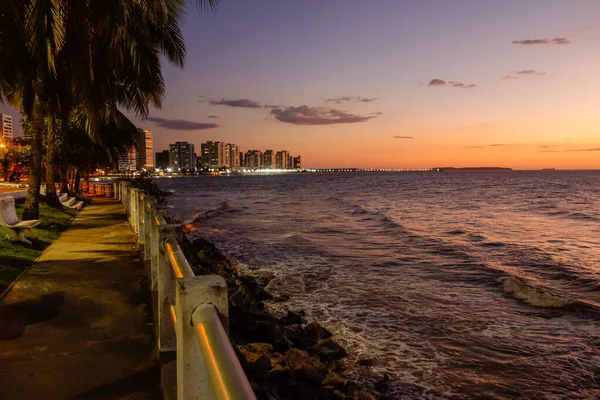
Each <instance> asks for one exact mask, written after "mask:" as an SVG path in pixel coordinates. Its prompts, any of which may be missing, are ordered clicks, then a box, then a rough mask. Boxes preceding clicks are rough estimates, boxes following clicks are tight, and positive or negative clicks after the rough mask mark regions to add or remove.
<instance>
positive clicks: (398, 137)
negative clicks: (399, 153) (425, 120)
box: [392, 136, 415, 139]
mask: <svg viewBox="0 0 600 400" xmlns="http://www.w3.org/2000/svg"><path fill="white" fill-rule="evenodd" d="M392 137H393V138H394V139H414V138H415V137H414V136H392Z"/></svg>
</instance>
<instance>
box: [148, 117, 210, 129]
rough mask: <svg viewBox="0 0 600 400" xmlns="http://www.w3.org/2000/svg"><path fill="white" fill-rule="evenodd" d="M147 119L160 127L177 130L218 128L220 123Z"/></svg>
mask: <svg viewBox="0 0 600 400" xmlns="http://www.w3.org/2000/svg"><path fill="white" fill-rule="evenodd" d="M146 120H147V121H150V122H152V123H154V124H156V125H158V126H160V127H162V128H167V129H173V130H177V131H197V130H201V129H212V128H219V127H220V125H218V124H212V123H208V122H194V121H188V120H185V119H167V118H158V117H148V118H146Z"/></svg>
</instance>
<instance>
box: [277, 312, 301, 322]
mask: <svg viewBox="0 0 600 400" xmlns="http://www.w3.org/2000/svg"><path fill="white" fill-rule="evenodd" d="M280 321H281V323H282V324H283V325H298V324H301V323H302V322H303V321H302V315H300V314H298V313H296V312H293V311H288V312H287V315H286V316H285V317H282V318H281V320H280Z"/></svg>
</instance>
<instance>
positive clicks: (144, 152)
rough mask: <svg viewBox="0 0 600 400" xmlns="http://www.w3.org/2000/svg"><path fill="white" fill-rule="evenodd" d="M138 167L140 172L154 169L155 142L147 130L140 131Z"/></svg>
mask: <svg viewBox="0 0 600 400" xmlns="http://www.w3.org/2000/svg"><path fill="white" fill-rule="evenodd" d="M136 167H137V168H136V169H137V170H138V171H139V170H141V169H149V168H154V140H153V139H152V132H151V131H149V130H147V129H138V138H137V165H136Z"/></svg>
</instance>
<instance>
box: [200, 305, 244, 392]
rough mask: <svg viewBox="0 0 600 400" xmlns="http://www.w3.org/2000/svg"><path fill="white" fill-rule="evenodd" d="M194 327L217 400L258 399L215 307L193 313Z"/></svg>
mask: <svg viewBox="0 0 600 400" xmlns="http://www.w3.org/2000/svg"><path fill="white" fill-rule="evenodd" d="M192 324H193V325H194V329H196V332H197V334H198V341H199V343H200V348H201V349H202V354H203V355H204V364H205V366H206V371H207V372H208V376H209V377H210V382H211V385H212V388H213V394H214V396H215V399H216V400H233V399H236V400H238V399H239V400H255V399H256V396H255V395H254V392H253V391H252V387H251V386H250V383H249V382H248V378H246V375H245V374H244V371H243V370H242V367H241V366H240V363H239V361H238V358H237V356H236V355H235V352H234V351H233V348H232V347H231V343H230V342H229V338H228V337H227V333H225V329H223V325H222V324H221V321H220V320H219V315H218V311H217V309H216V308H215V307H214V306H213V305H212V304H202V305H199V306H198V307H197V308H196V309H195V310H194V312H193V313H192Z"/></svg>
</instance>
